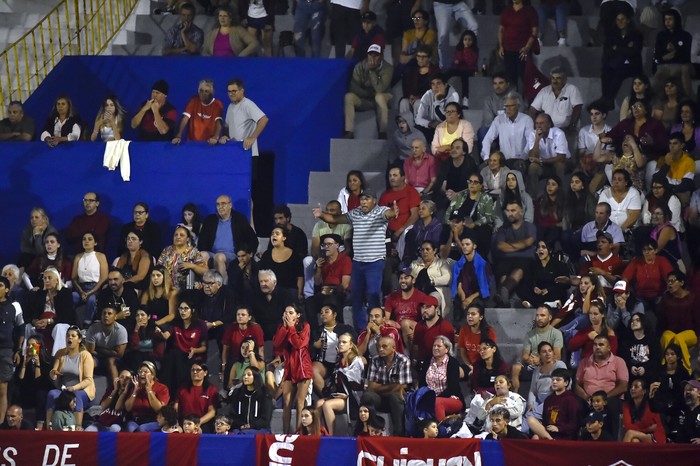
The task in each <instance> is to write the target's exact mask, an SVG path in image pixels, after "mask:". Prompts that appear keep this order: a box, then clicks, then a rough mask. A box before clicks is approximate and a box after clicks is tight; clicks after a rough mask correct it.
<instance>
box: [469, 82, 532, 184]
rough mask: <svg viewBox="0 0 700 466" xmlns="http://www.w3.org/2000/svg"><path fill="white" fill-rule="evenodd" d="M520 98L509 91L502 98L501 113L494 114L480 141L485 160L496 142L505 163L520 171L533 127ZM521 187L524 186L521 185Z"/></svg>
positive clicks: (525, 161)
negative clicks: (502, 110)
mask: <svg viewBox="0 0 700 466" xmlns="http://www.w3.org/2000/svg"><path fill="white" fill-rule="evenodd" d="M520 102H521V98H520V96H519V95H517V94H515V93H512V92H509V93H508V94H506V95H505V97H504V98H503V108H504V109H505V110H504V112H503V113H502V114H499V115H498V116H496V117H495V118H494V120H493V122H492V123H491V126H490V127H489V130H488V132H487V133H486V135H485V136H484V139H483V141H482V143H481V158H482V159H483V160H486V159H487V158H488V156H489V154H491V152H492V151H493V148H492V144H493V143H494V142H497V143H498V147H499V150H500V151H501V152H503V155H505V156H506V165H508V167H510V168H511V169H513V170H518V171H520V172H521V173H523V172H525V171H526V168H527V158H528V151H529V148H528V135H529V134H530V132H532V130H533V128H534V127H535V123H534V122H533V121H532V118H530V116H529V115H527V114H526V113H522V112H521V111H520V108H521V103H520ZM533 139H534V138H533ZM523 189H525V186H524V185H523Z"/></svg>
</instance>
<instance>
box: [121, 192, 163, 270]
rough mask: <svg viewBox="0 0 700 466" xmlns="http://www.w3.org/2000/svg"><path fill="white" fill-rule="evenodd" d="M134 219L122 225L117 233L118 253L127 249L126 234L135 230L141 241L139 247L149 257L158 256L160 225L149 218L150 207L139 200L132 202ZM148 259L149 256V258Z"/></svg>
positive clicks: (159, 250) (159, 249)
mask: <svg viewBox="0 0 700 466" xmlns="http://www.w3.org/2000/svg"><path fill="white" fill-rule="evenodd" d="M133 215H134V217H133V218H134V221H133V222H129V223H127V224H126V225H124V226H123V227H122V229H121V232H120V233H119V247H118V253H119V254H123V253H124V252H126V251H127V250H128V249H129V247H128V246H129V244H128V241H127V239H128V235H129V233H130V232H132V231H135V232H137V236H138V234H140V235H141V237H140V238H139V239H140V240H141V241H142V244H141V247H142V248H143V249H144V250H146V251H147V252H148V254H149V255H150V256H151V257H158V255H159V254H160V252H161V251H162V248H161V237H162V234H161V230H160V225H158V224H157V223H156V222H154V221H152V220H151V218H150V208H149V206H148V204H147V203H145V202H143V201H140V202H137V203H136V204H134V210H133ZM149 259H150V258H149Z"/></svg>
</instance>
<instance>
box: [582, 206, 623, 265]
mask: <svg viewBox="0 0 700 466" xmlns="http://www.w3.org/2000/svg"><path fill="white" fill-rule="evenodd" d="M611 214H612V209H611V207H610V204H608V203H607V202H599V203H598V204H597V205H596V206H595V212H594V219H593V220H591V221H590V222H588V223H586V224H585V225H584V226H583V228H582V229H581V256H582V258H583V259H584V260H585V258H584V257H583V256H594V255H595V251H596V249H597V247H596V242H597V237H596V235H597V234H598V232H599V231H606V232H608V233H610V237H611V238H612V239H611V241H612V243H613V251H614V252H616V253H619V252H620V246H622V244H623V243H624V242H625V236H624V235H623V234H622V229H621V228H620V225H618V224H617V223H615V222H613V221H612V220H610V215H611Z"/></svg>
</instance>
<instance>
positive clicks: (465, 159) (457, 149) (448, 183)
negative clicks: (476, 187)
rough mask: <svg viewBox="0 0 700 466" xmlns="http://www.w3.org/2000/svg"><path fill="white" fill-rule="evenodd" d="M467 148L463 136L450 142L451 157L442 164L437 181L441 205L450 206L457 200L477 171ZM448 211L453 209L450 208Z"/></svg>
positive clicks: (438, 202) (439, 203)
mask: <svg viewBox="0 0 700 466" xmlns="http://www.w3.org/2000/svg"><path fill="white" fill-rule="evenodd" d="M467 150H468V145H467V142H466V141H465V140H464V139H462V138H458V139H455V140H454V141H452V143H451V144H450V152H449V153H450V158H449V159H448V160H447V161H446V162H445V163H442V164H440V170H439V172H438V179H437V181H436V184H437V185H438V186H439V187H440V191H439V193H440V197H437V204H438V205H439V206H444V207H449V205H450V204H451V203H452V202H455V200H456V198H457V195H458V193H460V192H462V191H464V190H465V189H467V187H468V185H469V177H470V176H471V175H472V173H477V171H478V170H477V169H476V164H475V163H474V160H473V159H472V158H471V157H469V155H468V154H467ZM443 195H444V197H443ZM458 208H459V207H458ZM448 212H453V211H452V210H448ZM462 218H464V217H462Z"/></svg>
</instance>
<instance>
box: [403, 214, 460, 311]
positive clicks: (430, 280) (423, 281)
mask: <svg viewBox="0 0 700 466" xmlns="http://www.w3.org/2000/svg"><path fill="white" fill-rule="evenodd" d="M426 202H431V201H423V202H421V206H422V205H423V204H424V203H426ZM437 252H438V249H437V242H435V241H432V240H429V239H426V240H424V241H423V242H421V243H420V250H419V257H418V259H416V260H414V261H413V262H411V275H412V276H413V275H415V277H416V287H417V288H419V289H421V290H422V291H423V292H424V293H430V291H428V290H432V289H434V290H435V292H436V293H438V295H439V299H438V300H439V301H440V302H441V304H442V306H441V308H442V316H443V317H445V318H448V316H449V317H450V319H451V318H452V296H451V292H452V289H451V288H452V268H451V267H450V262H448V261H445V260H442V259H441V258H440V257H438V256H437Z"/></svg>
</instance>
